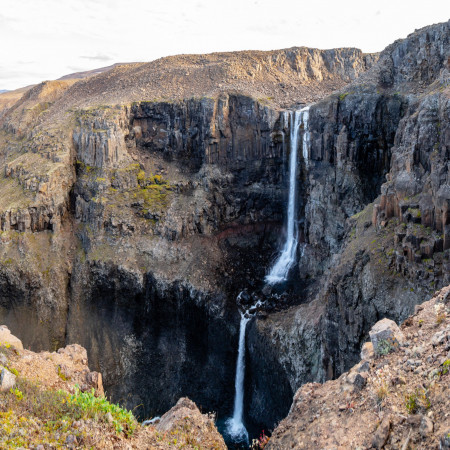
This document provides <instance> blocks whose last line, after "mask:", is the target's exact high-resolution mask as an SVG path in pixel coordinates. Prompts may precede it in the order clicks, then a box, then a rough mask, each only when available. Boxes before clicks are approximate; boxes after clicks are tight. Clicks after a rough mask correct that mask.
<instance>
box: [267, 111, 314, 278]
mask: <svg viewBox="0 0 450 450" xmlns="http://www.w3.org/2000/svg"><path fill="white" fill-rule="evenodd" d="M289 114H290V126H291V133H290V138H291V140H290V150H291V154H290V158H289V200H288V208H287V234H286V242H285V244H284V247H283V250H282V251H281V254H280V256H279V257H278V259H277V260H276V261H275V264H274V265H273V266H272V269H271V270H270V272H269V274H268V275H266V282H267V283H268V284H276V283H279V282H281V281H284V280H286V278H287V275H288V273H289V269H290V268H291V266H292V264H294V262H295V254H296V251H297V229H296V226H295V216H296V207H295V205H296V194H297V183H296V174H297V149H298V135H299V128H300V125H303V127H304V131H305V132H304V134H303V158H304V160H305V164H307V163H308V154H309V148H308V147H309V131H308V119H309V106H307V107H305V108H302V109H300V110H299V111H295V112H294V111H290V112H289Z"/></svg>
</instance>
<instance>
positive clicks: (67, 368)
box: [0, 326, 226, 450]
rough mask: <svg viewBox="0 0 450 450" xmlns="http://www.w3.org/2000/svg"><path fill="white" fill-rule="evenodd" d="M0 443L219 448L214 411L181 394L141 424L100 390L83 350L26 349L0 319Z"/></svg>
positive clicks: (43, 446)
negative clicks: (203, 411) (210, 412)
mask: <svg viewBox="0 0 450 450" xmlns="http://www.w3.org/2000/svg"><path fill="white" fill-rule="evenodd" d="M0 363H1V366H0V372H1V377H0V448H5V449H6V448H30V449H36V450H44V449H51V448H98V449H169V448H170V449H173V448H186V449H194V448H205V449H215V450H219V449H225V448H226V446H225V443H224V441H223V439H222V436H220V434H219V433H218V431H217V429H216V428H215V426H214V418H212V417H210V416H208V415H206V414H205V415H202V414H201V413H200V411H199V410H198V408H197V406H196V405H195V403H193V402H192V401H190V400H189V399H187V398H182V399H180V400H179V401H178V402H177V404H176V405H175V406H174V407H173V408H172V409H171V410H170V411H168V412H167V413H166V414H164V415H163V416H162V417H161V418H160V419H158V418H155V420H154V421H153V422H152V423H150V424H149V425H145V424H143V425H141V424H139V423H138V422H137V421H136V419H135V418H134V417H133V415H132V413H131V412H129V411H126V410H123V409H121V408H120V407H118V406H117V405H114V404H111V403H109V402H108V401H107V400H106V398H105V397H104V392H103V386H102V377H101V374H99V373H97V372H91V371H90V370H89V368H88V359H87V353H86V350H85V349H84V348H83V347H81V346H79V345H77V344H73V345H68V346H66V347H64V348H60V349H59V350H58V351H57V352H51V353H50V352H41V353H34V352H32V351H30V350H26V349H24V348H23V345H22V342H21V341H20V339H18V338H17V337H16V336H14V335H12V334H11V333H10V331H9V329H8V328H7V327H6V326H0Z"/></svg>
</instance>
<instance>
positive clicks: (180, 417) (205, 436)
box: [156, 398, 227, 449]
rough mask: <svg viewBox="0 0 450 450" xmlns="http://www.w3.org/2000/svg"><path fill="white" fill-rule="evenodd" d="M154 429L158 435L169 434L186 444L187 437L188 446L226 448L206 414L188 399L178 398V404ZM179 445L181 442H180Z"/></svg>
mask: <svg viewBox="0 0 450 450" xmlns="http://www.w3.org/2000/svg"><path fill="white" fill-rule="evenodd" d="M156 429H157V430H158V431H159V432H160V433H170V434H171V435H172V436H174V437H177V438H178V439H184V440H185V441H186V442H187V441H188V439H187V435H189V444H190V445H192V446H195V445H198V446H199V447H200V446H201V447H204V448H215V449H226V448H227V446H226V445H225V442H224V440H223V438H222V436H221V435H220V434H219V432H218V431H217V429H216V427H215V425H214V421H213V420H212V419H211V418H210V417H208V416H207V415H206V414H202V413H201V412H200V411H199V409H198V408H197V406H196V405H195V403H194V402H193V401H191V400H189V399H188V398H180V400H178V403H177V404H176V405H175V406H174V407H173V408H172V409H171V410H170V411H168V412H167V413H166V414H164V415H163V416H162V417H161V420H160V422H159V424H158V425H156ZM181 444H182V442H180V445H181Z"/></svg>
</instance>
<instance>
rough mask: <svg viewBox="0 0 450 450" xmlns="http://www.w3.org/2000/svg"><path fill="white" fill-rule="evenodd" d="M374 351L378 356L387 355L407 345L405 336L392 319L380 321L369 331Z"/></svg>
mask: <svg viewBox="0 0 450 450" xmlns="http://www.w3.org/2000/svg"><path fill="white" fill-rule="evenodd" d="M369 336H370V340H371V341H372V345H373V350H374V352H375V353H377V354H382V353H385V352H387V351H389V350H391V349H395V348H397V347H399V346H400V345H403V344H404V343H405V336H404V334H403V333H402V331H401V330H400V328H399V327H398V325H397V324H396V323H395V322H394V321H393V320H390V319H382V320H379V321H378V322H377V323H376V324H375V325H374V326H373V327H372V329H371V330H370V331H369Z"/></svg>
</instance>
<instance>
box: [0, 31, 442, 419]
mask: <svg viewBox="0 0 450 450" xmlns="http://www.w3.org/2000/svg"><path fill="white" fill-rule="evenodd" d="M447 58H448V23H447V24H441V25H438V26H433V27H430V28H427V29H424V30H421V31H419V32H417V33H415V34H413V35H411V36H410V37H408V38H407V39H406V40H403V41H400V42H397V43H395V44H393V46H391V47H388V48H387V49H386V50H385V51H384V52H383V53H382V54H381V55H380V60H379V61H378V62H377V60H378V55H363V54H362V53H361V52H360V51H358V50H354V49H338V50H332V51H319V50H312V49H305V48H298V49H297V48H294V49H289V50H283V51H278V52H242V53H236V54H214V55H204V56H198V55H197V56H196V55H194V56H179V57H173V58H168V59H163V60H159V61H156V62H154V63H149V64H133V65H124V66H118V67H116V68H114V69H112V70H110V71H108V72H106V73H103V74H100V75H98V76H95V77H92V78H88V79H85V80H81V81H78V82H77V83H75V84H73V83H72V82H70V83H69V82H65V81H59V82H47V83H44V84H42V85H39V86H36V87H34V88H32V89H31V90H29V91H28V92H27V94H26V95H25V96H24V97H23V98H22V99H21V100H20V101H19V102H18V103H16V104H15V105H14V106H12V107H10V108H9V109H8V110H5V111H3V113H2V114H3V115H2V116H1V118H0V120H1V125H2V129H1V131H0V151H1V156H2V159H1V161H2V165H3V171H4V172H3V174H2V176H1V178H0V194H1V195H0V212H1V229H2V234H1V245H0V261H1V262H2V264H1V267H0V317H2V318H3V320H4V321H5V323H7V324H8V325H9V326H10V328H11V329H12V330H13V332H15V333H16V334H18V335H20V336H21V337H22V338H23V340H24V342H25V343H26V344H27V345H31V346H33V347H34V348H35V349H50V348H56V346H57V345H58V344H60V343H66V342H67V343H71V342H77V343H80V344H81V345H84V346H85V347H86V348H87V350H88V352H89V358H90V361H91V363H92V365H93V367H94V368H95V369H96V370H99V371H101V372H102V373H103V375H104V381H105V387H106V389H107V391H108V392H110V393H112V394H113V396H114V398H117V399H119V398H125V397H126V398H127V399H128V400H127V402H128V406H129V407H134V406H135V405H137V404H143V405H144V407H143V409H142V411H141V414H142V415H151V414H156V413H159V412H161V411H164V410H167V409H168V408H169V407H171V406H172V405H173V404H174V403H175V401H176V400H177V399H178V398H179V397H180V396H182V395H189V396H190V397H191V398H193V399H194V400H195V401H196V402H197V403H198V404H200V405H202V406H204V407H205V408H208V409H214V410H218V411H219V413H220V414H221V415H222V416H223V415H227V414H229V413H230V411H231V408H232V399H233V394H234V372H235V360H236V351H237V338H238V314H237V311H236V306H235V298H236V295H237V294H238V293H239V291H241V290H243V289H247V290H248V291H250V292H253V293H255V292H256V293H257V295H265V296H267V297H268V298H269V299H270V308H268V309H269V312H268V313H266V314H265V315H264V316H263V315H261V316H258V317H257V319H256V320H254V321H253V322H252V323H251V324H249V329H248V339H247V346H248V350H249V351H248V361H247V362H248V364H247V367H248V370H247V375H248V376H247V378H246V383H247V386H246V393H247V394H246V395H247V399H246V403H247V404H248V405H250V406H249V408H248V418H249V419H251V420H252V421H253V422H255V423H262V424H264V426H265V427H267V426H268V425H269V426H271V425H272V424H273V423H274V422H275V421H277V420H279V419H280V418H281V417H282V416H283V415H284V414H286V413H287V408H288V405H289V404H290V400H291V398H292V395H293V393H294V392H295V390H296V389H297V388H298V387H299V386H300V385H301V384H302V383H304V382H306V381H313V380H324V379H326V378H331V377H334V376H337V375H339V374H340V373H342V371H343V370H345V369H346V368H348V367H349V366H350V365H351V364H352V363H353V362H354V361H355V359H356V358H357V355H358V354H359V349H360V346H361V343H362V342H363V341H364V339H365V337H366V335H367V332H368V330H369V329H370V327H371V325H372V324H373V323H374V322H376V320H378V319H379V318H380V317H381V316H383V315H388V316H390V317H393V318H395V319H397V320H401V319H403V318H404V317H406V316H407V314H408V313H409V312H410V311H411V309H412V308H413V306H414V304H416V303H418V302H419V301H421V300H422V299H423V295H424V294H425V293H428V292H429V291H430V290H432V289H434V288H436V287H439V286H441V285H442V284H443V283H444V282H447V276H448V275H447V274H448V270H447V265H446V264H448V255H447V253H446V252H445V250H446V245H447V244H446V242H447V240H448V236H447V237H446V231H445V230H446V228H445V227H446V226H447V223H446V219H445V220H444V219H443V215H444V211H445V214H446V211H447V209H446V208H447V206H446V204H444V203H445V202H444V200H443V199H444V198H445V195H446V194H445V192H446V186H447V184H448V181H447V178H446V177H447V169H446V163H445V161H446V158H447V152H448V146H449V142H448V137H449V136H448V134H449V133H448V129H447V128H448V107H447V106H446V105H448V95H449V94H448V87H447V84H446V79H447V78H446V73H447V72H446V70H447V69H448V68H447V67H446V64H447ZM427 66H430V67H428V68H427ZM431 66H432V67H431ZM358 77H360V78H358ZM355 80H356V81H355ZM349 82H352V84H350V85H349V86H347V87H346V88H345V89H342V90H341V91H339V92H338V93H334V94H331V93H332V91H334V90H335V89H340V88H343V87H344V86H345V85H346V84H347V83H349ZM329 94H331V95H329ZM326 95H329V96H328V97H325V96H326ZM307 101H308V102H310V101H316V103H315V104H314V105H312V106H311V108H310V121H309V131H310V133H311V140H310V141H311V142H310V146H309V149H308V152H309V153H308V158H307V160H305V159H303V157H302V156H300V157H299V161H298V163H299V170H298V188H299V195H298V205H297V207H298V208H297V209H298V219H299V229H300V234H299V236H300V240H301V244H302V245H301V252H299V253H300V254H299V258H300V259H299V263H298V265H297V266H296V267H295V269H294V270H293V271H292V283H291V284H289V285H288V286H287V289H286V292H284V293H281V292H279V293H276V292H274V293H268V292H265V293H264V294H261V293H260V288H262V280H263V278H264V275H265V273H266V271H267V268H268V266H269V264H270V263H271V261H272V259H273V256H274V255H275V254H276V252H277V250H278V249H279V246H280V242H282V240H283V235H282V233H283V227H282V223H283V217H284V214H285V204H286V199H287V196H288V194H287V189H288V185H287V183H288V176H287V171H288V160H289V144H290V142H289V129H290V127H291V124H290V123H289V120H288V114H285V112H284V111H282V110H280V105H289V106H290V107H292V106H293V105H295V107H298V106H299V105H302V104H305V103H306V102H307ZM435 105H438V107H437V109H433V108H435ZM432 111H434V112H432ZM438 123H441V125H440V126H438ZM438 130H440V131H439V132H438ZM304 132H305V130H301V133H302V136H303V133H304ZM438 138H439V140H438V141H436V139H438ZM431 141H433V143H432V144H430V142H431ZM435 141H436V142H435ZM436 144H437V150H436V149H435V146H436ZM412 149H414V150H412ZM302 150H303V149H302ZM435 150H436V151H437V152H438V155H437V156H436V157H432V152H434V151H435ZM411 151H412V154H411ZM430 152H431V153H430ZM299 155H302V152H301V151H299ZM402 155H403V156H402ZM405 174H409V175H407V176H409V178H408V180H410V179H414V183H412V182H411V183H410V184H408V183H409V181H408V183H406V184H407V186H406V188H407V191H408V193H406V190H405V189H406V188H405V183H404V182H403V184H402V180H405V179H406V178H405V176H406V175H405ZM386 177H387V180H388V181H387V183H386ZM402 186H403V187H402ZM402 189H403V190H402ZM425 191H426V195H428V196H429V197H426V196H425V194H420V195H421V196H420V198H415V197H414V195H416V194H417V193H419V192H425ZM413 192H414V194H413ZM380 194H381V196H380ZM422 195H423V196H422ZM430 199H431V200H430ZM373 202H375V205H374V204H373ZM430 204H433V208H432V212H430V211H428V210H426V208H425V206H426V207H427V208H428V207H429V206H430ZM405 205H407V206H406V208H405ZM416 205H418V206H416ZM420 205H425V206H420ZM402 208H403V209H402ZM420 208H422V209H420ZM361 211H362V212H361ZM427 211H428V212H427ZM422 220H423V222H422ZM444 222H445V223H444ZM439 224H440V225H439ZM422 225H423V227H422ZM439 226H441V228H439ZM427 227H430V228H429V229H428V228H427ZM408 252H409V253H408ZM418 252H419V253H420V257H419V255H417V253H418ZM43 255H46V256H47V257H46V258H44V257H43ZM380 277H383V279H384V280H385V282H384V283H383V284H380V283H379V280H380ZM278 294H282V295H278ZM394 294H396V296H394ZM255 295H256V294H255ZM277 296H278V298H279V300H278V301H277V302H274V301H273V300H274V299H275V298H277ZM275 303H276V304H275ZM288 306H289V307H288ZM280 310H281V311H280ZM143 373H145V376H143V375H142V374H143ZM168 374H169V375H168ZM267 386H271V389H268V388H267ZM131 393H132V395H130V394H131Z"/></svg>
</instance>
